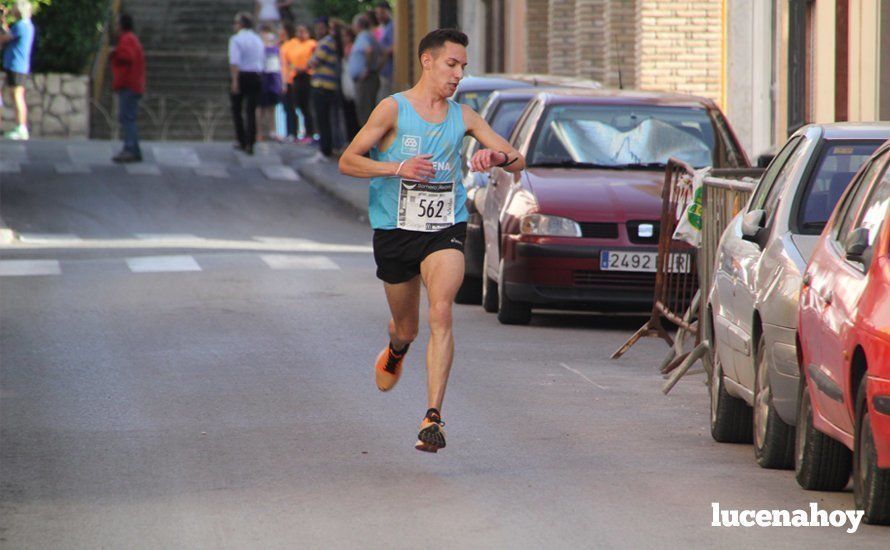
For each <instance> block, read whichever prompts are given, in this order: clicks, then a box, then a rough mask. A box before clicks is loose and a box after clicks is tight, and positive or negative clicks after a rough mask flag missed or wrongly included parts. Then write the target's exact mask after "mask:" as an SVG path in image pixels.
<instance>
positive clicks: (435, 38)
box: [417, 29, 470, 59]
mask: <svg viewBox="0 0 890 550" xmlns="http://www.w3.org/2000/svg"><path fill="white" fill-rule="evenodd" d="M446 42H453V43H455V44H460V45H461V46H463V47H464V48H466V47H467V44H469V43H470V40H469V39H468V38H467V35H465V34H464V33H462V32H460V31H459V30H457V29H436V30H434V31H432V32H430V33H429V34H427V35H426V36H424V37H423V39H422V40H421V41H420V45H419V46H418V47H417V58H418V59H419V58H420V57H421V56H422V55H423V53H424V52H426V51H429V50H435V49H438V48H441V47H442V46H444V45H445V43H446Z"/></svg>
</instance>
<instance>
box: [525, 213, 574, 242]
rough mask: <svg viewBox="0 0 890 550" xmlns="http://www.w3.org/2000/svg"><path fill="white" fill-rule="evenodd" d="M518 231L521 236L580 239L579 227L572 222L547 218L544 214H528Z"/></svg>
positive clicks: (565, 219) (564, 219) (558, 218)
mask: <svg viewBox="0 0 890 550" xmlns="http://www.w3.org/2000/svg"><path fill="white" fill-rule="evenodd" d="M519 231H520V232H521V233H522V234H523V235H546V236H550V237H580V236H581V226H580V225H578V223H577V222H575V221H574V220H570V219H568V218H560V217H559V216H547V215H546V214H528V215H526V216H523V218H522V223H521V224H520V226H519Z"/></svg>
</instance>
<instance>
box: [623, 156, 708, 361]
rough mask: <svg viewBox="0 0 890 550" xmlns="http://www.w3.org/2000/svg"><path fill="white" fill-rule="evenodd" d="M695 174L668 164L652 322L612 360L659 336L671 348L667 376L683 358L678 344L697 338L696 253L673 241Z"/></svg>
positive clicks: (691, 196)
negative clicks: (670, 326)
mask: <svg viewBox="0 0 890 550" xmlns="http://www.w3.org/2000/svg"><path fill="white" fill-rule="evenodd" d="M694 172H695V171H694V169H693V168H692V167H691V166H689V165H688V164H686V163H685V162H682V161H680V160H677V159H673V158H672V159H670V160H669V161H668V165H667V168H666V169H665V174H664V187H663V188H662V192H661V197H662V208H661V224H660V228H659V235H658V261H657V263H656V272H655V293H654V294H655V295H654V299H653V302H652V312H651V314H650V316H649V320H648V321H646V323H645V324H643V326H642V327H640V329H639V330H637V332H635V333H634V335H633V336H631V337H630V339H628V340H627V342H625V343H624V345H622V346H621V347H620V348H619V349H618V350H617V351H616V352H615V353H613V354H612V359H617V358H619V357H621V356H622V355H624V353H625V352H626V351H627V350H628V349H630V347H631V346H633V345H634V344H635V343H636V342H637V341H638V340H639V339H640V338H643V337H651V336H657V337H659V338H661V339H663V340H664V341H665V342H667V344H668V345H669V346H671V349H672V353H671V354H669V355H668V357H667V358H665V361H664V362H663V363H662V367H661V371H662V372H664V373H667V372H670V371H671V370H672V369H673V368H674V366H676V364H677V363H678V362H679V361H682V359H683V357H684V356H683V354H682V352H681V353H679V354H678V353H676V348H677V344H678V343H679V344H681V345H682V343H683V341H684V340H685V339H686V337H687V335H689V334H691V335H694V336H697V331H698V329H697V322H696V319H695V318H694V317H695V316H696V314H697V311H698V301H699V293H698V291H697V289H696V269H695V268H696V266H695V262H694V261H693V258H692V256H693V254H694V252H695V250H694V248H692V247H691V246H690V245H688V244H686V243H684V242H681V241H677V240H674V238H673V237H674V231H675V229H676V228H677V224H678V222H679V221H680V218H681V217H682V216H683V215H684V213H685V212H686V208H687V207H688V206H689V204H690V203H692V202H693V201H694V200H695V197H694V190H693V185H692V178H693V175H694ZM684 312H685V313H684ZM663 319H667V320H668V321H670V322H671V323H673V324H674V325H676V326H677V327H678V331H677V336H676V338H672V337H671V335H670V334H669V333H668V331H667V330H666V329H665V327H664V324H663Z"/></svg>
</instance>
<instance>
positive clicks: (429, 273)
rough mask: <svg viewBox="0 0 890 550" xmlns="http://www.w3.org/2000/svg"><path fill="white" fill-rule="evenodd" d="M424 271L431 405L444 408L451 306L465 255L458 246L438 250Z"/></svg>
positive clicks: (425, 262)
mask: <svg viewBox="0 0 890 550" xmlns="http://www.w3.org/2000/svg"><path fill="white" fill-rule="evenodd" d="M420 274H421V277H423V283H424V285H425V286H426V288H427V296H428V299H429V303H430V318H429V322H430V344H429V347H427V351H426V365H427V393H428V399H429V405H428V406H429V408H431V409H436V410H439V411H441V410H442V400H443V399H444V398H445V386H446V385H447V384H448V374H449V373H450V372H451V360H452V358H453V357H454V335H453V333H452V330H451V310H452V306H453V304H454V297H455V295H456V294H457V290H458V289H459V288H460V285H461V283H462V282H463V278H464V255H463V253H462V252H461V251H459V250H454V249H445V250H439V251H437V252H434V253H432V254H430V255H429V256H427V257H426V259H424V260H423V262H422V263H421V264H420Z"/></svg>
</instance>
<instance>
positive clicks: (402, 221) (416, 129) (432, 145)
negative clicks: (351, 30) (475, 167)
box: [368, 93, 467, 231]
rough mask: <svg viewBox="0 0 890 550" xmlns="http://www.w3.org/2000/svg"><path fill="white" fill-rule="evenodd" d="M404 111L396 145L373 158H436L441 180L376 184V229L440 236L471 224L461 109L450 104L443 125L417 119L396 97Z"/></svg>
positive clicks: (372, 214) (371, 211) (371, 213)
mask: <svg viewBox="0 0 890 550" xmlns="http://www.w3.org/2000/svg"><path fill="white" fill-rule="evenodd" d="M391 97H392V98H393V99H395V100H396V103H397V104H398V107H399V116H398V126H397V128H396V139H395V140H394V141H393V142H392V144H391V145H390V146H389V147H388V148H387V149H386V150H385V151H382V150H380V149H379V148H378V147H376V146H375V147H374V148H372V149H371V158H372V159H373V160H377V161H382V162H402V161H403V160H407V159H410V158H411V157H416V156H417V155H432V158H430V161H431V162H432V163H433V167H434V168H435V169H436V175H435V176H434V177H433V178H431V179H430V181H429V182H428V183H422V182H411V181H408V180H405V179H403V178H401V177H398V176H388V177H376V178H371V188H370V191H369V197H368V217H369V218H370V222H371V227H373V228H374V229H396V228H401V229H407V230H413V231H439V230H441V229H445V228H447V227H450V226H451V225H454V224H457V223H461V222H465V221H467V206H466V202H467V192H466V190H465V189H464V186H463V183H462V181H461V170H460V149H461V143H462V141H463V138H464V134H465V133H466V127H465V126H464V119H463V114H462V112H461V107H460V105H459V104H458V103H456V102H455V101H452V100H450V99H449V100H448V114H447V116H446V117H445V120H444V121H442V122H440V123H439V124H432V123H430V122H427V121H426V120H424V119H423V118H421V117H420V115H419V114H417V111H415V110H414V107H413V106H412V105H411V103H410V102H409V101H408V100H407V99H406V98H405V96H404V95H403V94H401V93H397V94H394V95H392V96H391Z"/></svg>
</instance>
